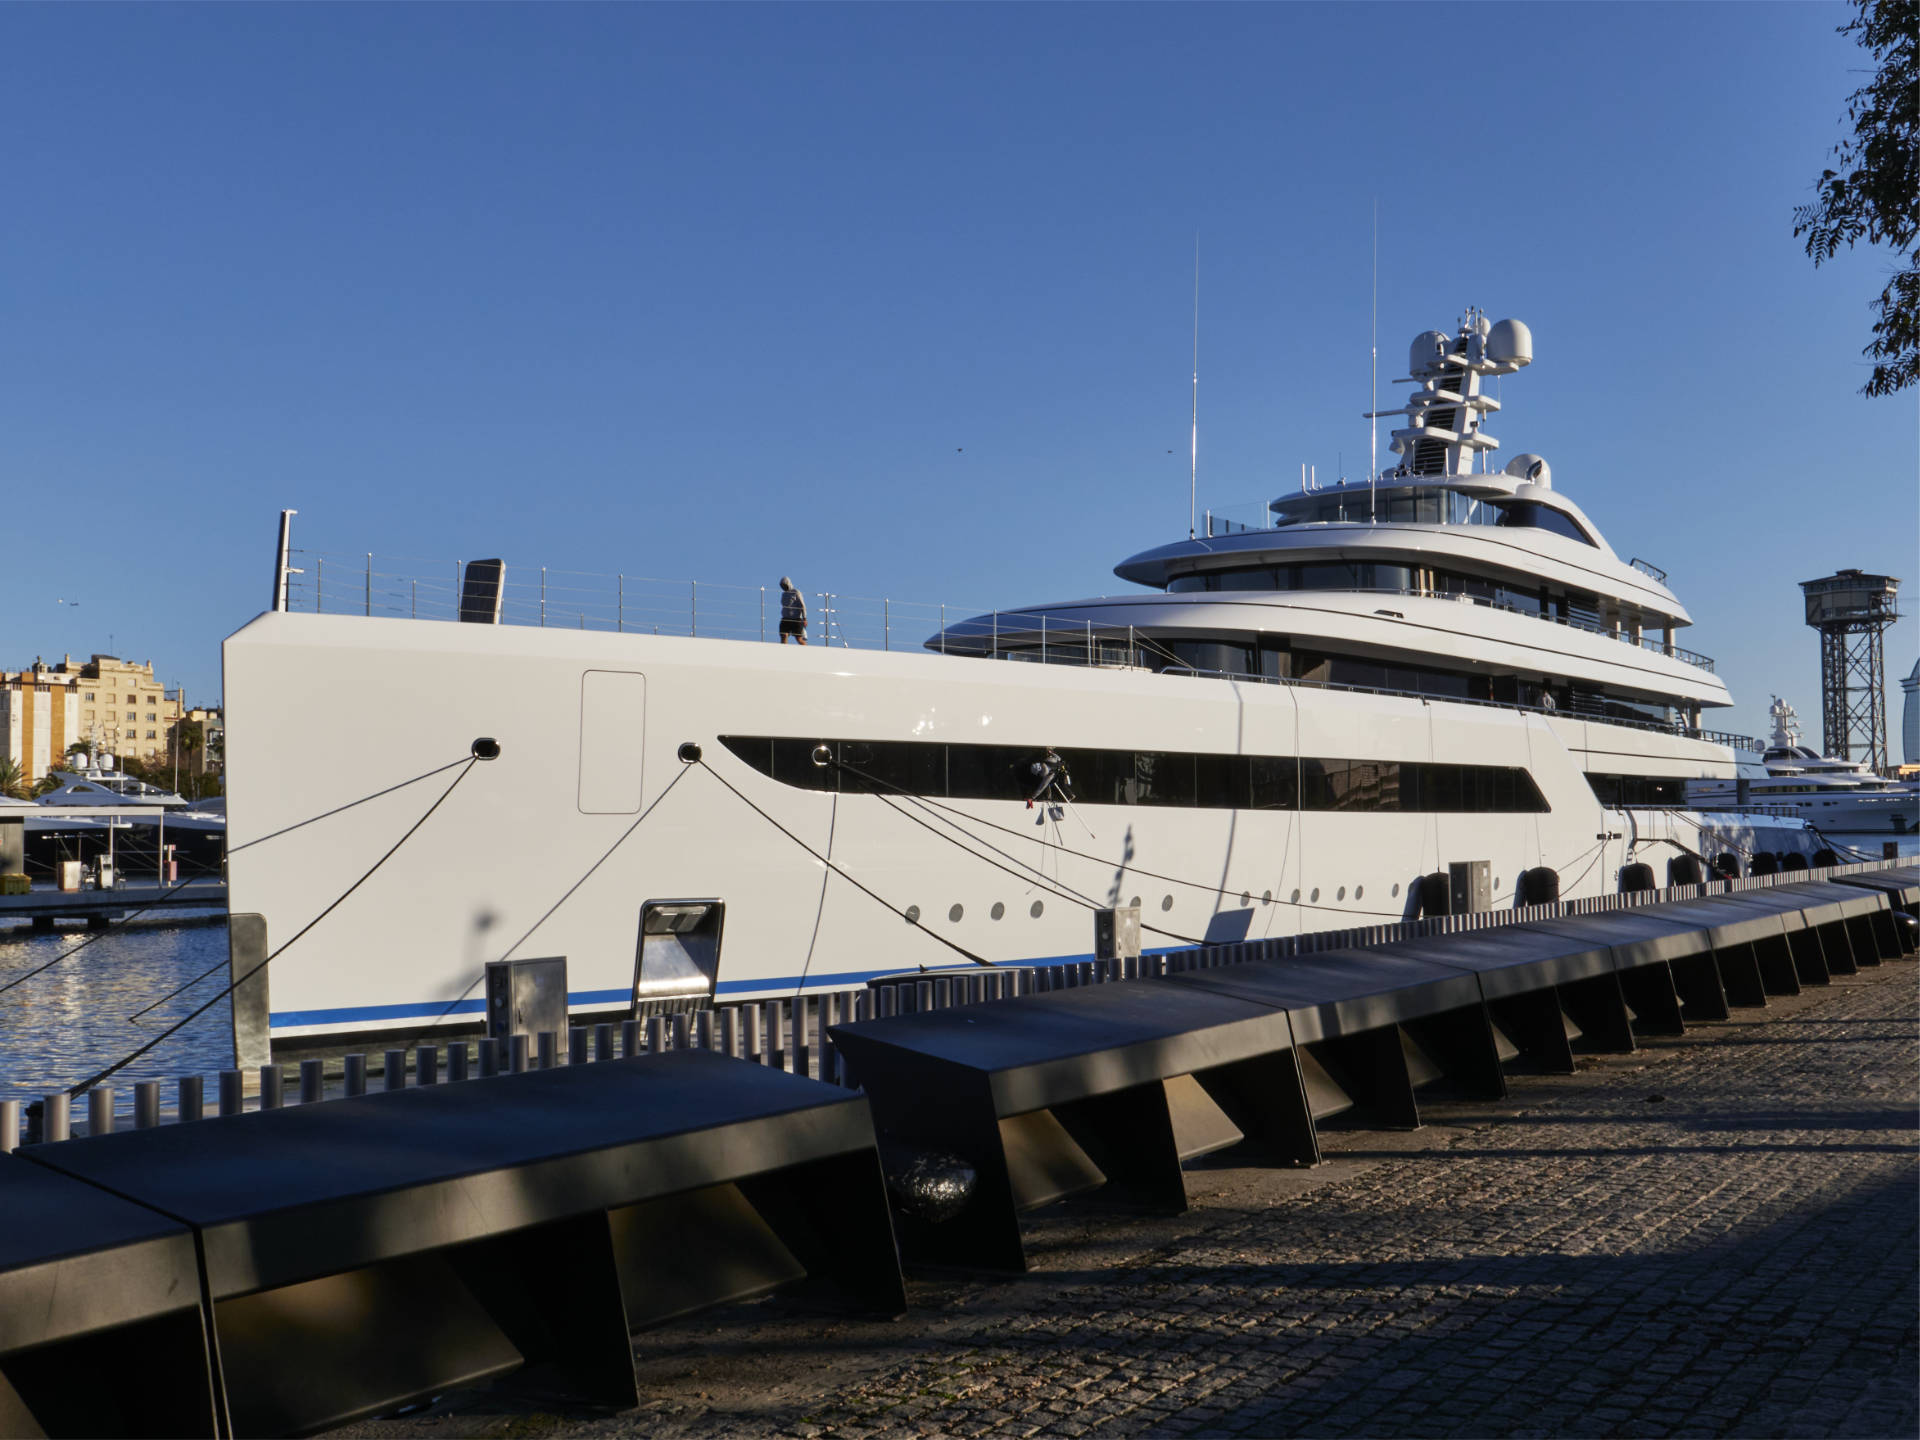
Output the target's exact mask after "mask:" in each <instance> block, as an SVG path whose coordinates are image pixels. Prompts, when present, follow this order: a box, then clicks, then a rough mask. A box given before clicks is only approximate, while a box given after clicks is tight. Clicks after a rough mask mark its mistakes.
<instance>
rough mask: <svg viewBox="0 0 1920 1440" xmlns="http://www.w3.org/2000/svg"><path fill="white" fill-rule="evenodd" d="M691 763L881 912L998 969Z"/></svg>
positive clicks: (718, 775) (725, 782)
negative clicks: (934, 928) (901, 907)
mask: <svg viewBox="0 0 1920 1440" xmlns="http://www.w3.org/2000/svg"><path fill="white" fill-rule="evenodd" d="M692 763H693V764H695V765H698V766H699V767H700V768H701V769H702V770H704V771H706V772H707V774H709V775H711V776H712V777H713V778H714V779H716V780H718V781H719V782H720V783H721V784H722V785H724V786H726V787H727V789H728V790H730V791H732V793H733V795H734V796H735V798H737V799H738V800H739V801H740V803H741V804H743V805H745V806H746V807H747V808H748V809H749V810H751V811H753V813H754V814H756V815H758V816H759V817H760V818H761V819H762V820H764V821H766V822H767V823H768V824H769V825H771V826H773V828H774V829H776V830H778V831H779V832H780V833H781V834H782V835H784V836H786V837H787V839H789V840H791V841H792V842H793V843H794V844H796V845H798V846H799V847H800V848H801V849H802V850H804V851H806V852H807V854H809V855H811V856H812V857H813V858H814V859H816V860H818V861H819V862H820V863H821V864H822V865H824V866H826V867H827V868H828V869H829V870H831V871H832V872H833V873H834V874H836V875H838V876H839V877H840V878H841V879H842V880H844V881H846V882H847V883H848V884H849V885H851V886H853V888H854V889H856V890H858V891H859V892H860V893H861V894H862V895H865V896H866V897H867V898H868V899H869V900H871V901H873V902H874V904H876V905H878V906H880V907H881V908H882V909H884V910H887V911H889V912H891V913H892V914H895V915H898V916H899V917H900V918H901V919H902V920H904V921H906V923H907V924H908V925H911V926H912V927H913V928H914V929H915V930H918V931H919V932H920V933H921V934H923V935H925V936H926V937H927V938H928V939H929V940H935V941H938V942H939V943H940V944H942V945H944V946H946V947H947V948H948V949H949V950H951V951H953V952H954V953H955V954H957V955H964V956H966V958H967V959H969V960H971V961H972V962H973V963H974V964H976V965H984V966H986V967H987V968H988V969H990V970H992V969H998V968H999V967H998V966H997V965H995V963H994V962H993V961H991V960H988V959H986V958H984V957H982V956H979V955H976V954H974V953H973V951H971V950H969V949H967V947H966V946H964V945H958V944H955V943H954V942H953V941H951V940H949V939H947V937H946V936H944V935H942V934H940V932H939V931H937V930H933V929H930V928H928V927H927V926H925V925H921V924H919V923H917V922H916V921H914V920H913V919H912V918H911V917H909V916H908V914H907V912H906V911H904V910H902V909H900V908H899V907H898V906H896V905H894V904H892V903H891V902H890V901H888V900H886V899H884V898H883V897H881V896H880V895H877V894H875V893H874V892H873V891H872V890H869V889H868V888H867V887H866V886H865V885H862V884H861V883H860V882H859V881H858V880H856V879H854V878H853V876H851V875H849V874H848V873H847V872H846V871H845V870H843V869H842V868H841V867H840V866H838V865H836V864H834V863H833V861H831V860H829V859H828V858H827V857H826V856H824V855H822V854H821V853H820V852H819V851H818V850H816V849H814V848H813V847H812V846H811V845H809V844H807V842H806V841H804V840H802V839H801V838H800V837H799V836H798V835H796V834H794V833H793V832H792V831H791V830H789V829H788V828H787V827H786V826H784V825H782V824H781V823H780V822H779V821H778V820H776V819H774V818H773V816H771V815H769V814H768V813H767V812H766V811H764V810H762V809H761V808H760V807H759V806H758V805H756V804H754V803H753V801H751V800H749V799H748V798H747V797H746V796H745V795H744V794H742V793H741V792H740V791H739V790H738V789H736V788H735V787H734V785H733V782H732V781H730V780H728V779H727V777H726V776H724V775H722V774H721V773H720V772H719V771H718V770H715V769H714V768H713V767H712V766H711V765H709V764H707V762H706V761H705V759H698V760H694V761H693V762H692Z"/></svg>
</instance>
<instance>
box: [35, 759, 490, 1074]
mask: <svg viewBox="0 0 1920 1440" xmlns="http://www.w3.org/2000/svg"><path fill="white" fill-rule="evenodd" d="M479 763H480V756H479V755H478V754H475V755H472V756H469V757H468V759H467V761H466V763H465V767H464V768H463V769H462V770H461V771H460V773H459V774H458V775H456V776H454V777H453V783H452V784H450V785H448V786H447V788H446V789H445V790H442V791H441V792H440V798H439V799H437V800H435V801H434V802H433V804H431V805H429V806H428V807H427V810H426V813H425V814H424V815H422V816H421V817H420V818H419V819H418V820H416V821H414V822H413V824H411V825H409V826H408V827H407V830H406V833H405V834H404V835H402V836H401V837H400V838H399V839H398V840H396V841H394V842H393V845H392V847H391V848H389V849H388V851H387V853H386V854H384V855H382V856H381V857H380V858H379V859H378V860H376V861H374V862H373V864H372V865H371V866H370V867H369V868H368V869H367V871H366V872H365V873H364V874H363V875H361V877H360V878H359V879H358V880H356V881H354V882H353V884H351V885H349V886H348V887H347V888H346V889H345V890H343V891H341V892H340V894H339V896H338V897H337V898H335V899H334V900H333V902H332V903H331V904H329V905H328V906H327V908H326V909H324V910H322V911H321V912H320V913H319V914H318V915H316V916H314V917H313V919H311V920H309V921H308V922H307V923H306V924H305V925H302V926H301V927H300V928H299V929H298V930H297V931H295V932H294V934H293V936H292V938H291V939H289V940H287V941H286V942H285V943H284V944H282V945H281V946H280V947H279V948H278V949H275V950H273V951H272V952H271V953H269V954H268V955H267V956H266V957H265V958H264V959H262V960H260V961H259V962H258V963H257V964H255V965H253V966H251V967H249V968H248V970H247V973H246V974H244V975H242V976H241V977H240V978H239V979H237V980H235V981H233V982H232V983H231V984H229V985H225V986H223V987H221V989H220V992H219V993H218V994H216V995H214V996H213V997H212V998H211V999H209V1000H207V1001H205V1002H204V1003H203V1004H201V1005H199V1006H198V1007H197V1008H195V1009H194V1010H192V1011H191V1012H189V1013H188V1014H187V1015H186V1016H184V1017H183V1018H181V1019H180V1020H177V1021H175V1022H174V1023H173V1024H172V1025H169V1026H168V1027H167V1028H166V1029H164V1030H162V1031H161V1032H160V1033H159V1034H158V1035H155V1036H154V1037H153V1038H152V1039H151V1040H149V1041H147V1042H146V1043H145V1044H144V1045H141V1046H140V1047H139V1048H137V1049H135V1050H134V1051H132V1052H131V1053H129V1054H128V1055H126V1056H125V1057H124V1058H122V1059H119V1060H116V1061H114V1062H113V1064H111V1065H109V1066H107V1067H106V1068H105V1069H104V1070H99V1071H96V1072H95V1073H94V1074H92V1075H89V1076H88V1077H87V1078H86V1079H84V1080H81V1081H78V1082H76V1083H75V1084H72V1085H69V1086H68V1087H67V1093H68V1094H69V1095H79V1094H82V1093H84V1092H85V1091H88V1090H91V1089H92V1088H93V1087H94V1086H96V1085H98V1084H99V1083H100V1082H101V1081H102V1080H105V1079H107V1078H108V1077H109V1076H111V1075H113V1074H115V1073H116V1072H118V1071H121V1070H124V1069H126V1067H127V1066H129V1065H131V1064H132V1063H133V1062H134V1061H136V1060H138V1059H139V1058H140V1057H141V1056H142V1055H145V1054H146V1053H147V1052H148V1051H150V1050H152V1049H153V1048H154V1047H155V1046H156V1045H158V1044H160V1042H161V1041H163V1040H165V1039H167V1038H168V1037H169V1036H171V1035H174V1034H177V1033H178V1032H179V1031H180V1030H182V1029H184V1028H185V1027H186V1026H188V1025H190V1024H192V1023H193V1022H194V1021H195V1020H198V1019H199V1018H200V1017H201V1016H202V1015H204V1014H206V1013H207V1011H209V1010H211V1009H212V1008H213V1007H214V1006H215V1005H217V1004H219V1003H220V1002H221V1001H222V1000H224V999H225V998H226V997H227V996H229V995H231V994H232V993H233V992H234V991H236V990H238V989H239V988H240V987H241V986H242V985H244V984H246V983H247V981H249V980H251V979H252V978H253V977H254V976H255V975H258V974H259V973H260V972H261V971H262V970H264V969H266V968H267V966H269V965H271V964H272V963H273V962H274V961H275V960H277V959H279V958H280V957H281V956H282V955H284V954H286V953H287V951H288V950H290V949H292V948H293V946H294V945H295V944H297V943H298V942H299V940H300V937H301V936H303V935H305V934H306V933H307V932H308V931H310V930H312V929H313V927H314V926H316V925H318V924H319V923H320V922H321V921H322V920H324V919H326V918H327V916H329V915H331V914H332V913H333V912H334V911H335V910H337V909H339V908H340V906H341V905H343V904H345V903H346V900H347V897H348V896H350V895H352V894H353V892H354V891H356V890H358V889H359V888H360V887H361V886H362V885H364V884H366V883H367V881H369V880H371V879H372V878H373V877H374V875H375V873H376V872H378V871H379V869H380V867H381V866H382V865H385V864H386V863H387V861H389V860H391V859H392V858H393V857H394V856H395V855H396V854H397V853H398V852H399V850H400V847H401V846H402V845H404V844H406V843H407V841H408V840H410V839H412V838H413V836H414V835H415V834H417V833H418V832H419V830H420V827H421V826H423V825H425V824H426V823H427V821H429V820H430V819H432V818H433V814H434V812H435V811H436V810H438V809H439V808H440V807H441V806H442V805H444V804H446V802H447V797H448V796H449V795H451V794H453V792H454V791H455V790H458V789H459V788H460V782H461V781H462V780H465V779H466V778H467V776H468V775H469V774H471V773H472V771H473V767H474V766H475V765H477V764H479ZM216 968H217V967H216ZM176 993H177V992H176Z"/></svg>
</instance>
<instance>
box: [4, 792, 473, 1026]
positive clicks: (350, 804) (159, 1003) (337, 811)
mask: <svg viewBox="0 0 1920 1440" xmlns="http://www.w3.org/2000/svg"><path fill="white" fill-rule="evenodd" d="M476 758H477V757H476V756H473V755H468V756H465V757H464V758H462V759H459V760H450V761H448V762H447V763H446V764H445V765H438V766H435V767H434V768H433V769H431V770H427V771H424V772H422V773H421V774H419V775H416V776H414V777H413V779H411V780H402V781H401V782H400V783H399V784H398V785H389V786H387V788H386V789H384V790H376V791H374V792H373V794H371V795H362V796H361V797H360V798H359V799H358V800H349V801H348V802H347V803H346V804H344V805H339V806H335V807H334V808H333V809H331V810H325V811H322V812H321V813H320V814H318V815H310V816H308V817H307V818H306V819H305V820H296V821H295V822H294V823H293V824H291V825H288V826H287V827H285V828H284V829H281V830H275V831H273V832H272V833H271V834H267V835H262V836H260V837H259V838H258V839H256V840H249V841H247V843H246V844H245V845H235V846H233V847H232V848H231V849H229V850H228V851H227V854H228V856H229V857H231V856H233V855H236V854H238V853H239V852H240V851H242V850H246V849H250V848H251V847H253V846H255V845H263V844H265V843H266V842H267V841H269V840H275V839H278V838H279V837H280V836H282V835H288V834H291V833H292V832H293V831H295V830H298V829H300V828H301V826H303V825H311V824H313V823H314V822H315V821H316V820H325V819H327V818H328V817H329V816H333V815H338V814H340V813H341V812H342V811H345V810H351V809H353V807H354V806H356V805H364V804H366V803H367V802H368V801H369V800H378V799H379V798H380V797H381V796H382V795H391V794H393V792H394V791H396V790H404V789H406V788H407V787H408V786H409V785H417V784H419V783H420V782H421V781H422V780H427V779H431V778H432V777H433V776H435V775H442V774H445V773H446V772H447V771H449V770H451V769H453V767H454V766H456V765H471V764H472V763H473V762H474V760H475V759H476ZM214 868H217V867H212V866H209V867H207V869H208V871H209V872H210V871H211V870H212V869H214ZM147 908H149V909H151V908H152V906H149V907H147ZM134 913H135V914H138V913H139V912H138V911H135V912H134ZM125 918H126V919H128V920H131V919H132V918H133V916H132V915H128V916H126V917H125ZM96 938H97V937H96ZM82 948H83V947H82V946H78V945H76V946H74V949H73V950H71V951H68V952H67V953H68V954H72V953H74V951H77V950H80V949H82ZM65 958H66V957H65V956H58V957H56V959H55V960H53V961H49V962H48V964H54V963H56V962H57V961H58V960H62V959H65ZM226 963H227V962H226V961H224V960H223V961H221V962H220V963H219V964H216V965H212V966H209V967H208V968H207V969H205V970H202V971H201V972H200V973H199V974H198V975H196V976H194V977H193V978H192V979H191V980H189V981H187V982H186V983H185V984H184V985H178V986H175V987H174V988H173V989H172V990H169V991H168V992H167V993H166V994H164V995H162V996H161V997H160V998H159V999H158V1000H155V1001H154V1002H153V1003H152V1004H150V1005H143V1006H141V1007H140V1008H139V1009H138V1010H136V1011H134V1012H133V1014H131V1015H129V1016H128V1017H127V1023H128V1024H132V1023H133V1022H134V1021H136V1020H138V1019H139V1018H140V1017H141V1016H142V1015H145V1014H147V1013H148V1012H149V1011H152V1010H158V1009H159V1008H160V1007H161V1006H162V1005H164V1004H166V1003H167V1002H168V1001H169V1000H171V999H173V997H174V996H176V995H178V994H180V993H182V992H183V991H186V990H191V989H192V988H193V987H194V986H196V985H198V984H199V983H200V982H201V981H202V980H205V979H206V978H207V977H208V976H210V975H212V974H214V973H215V972H216V971H218V970H219V969H220V968H221V966H222V965H225V964H226ZM41 968H42V969H45V968H46V966H42V967H41ZM26 978H27V977H26V976H22V977H21V979H26ZM11 988H12V987H11V986H0V995H3V994H5V993H6V991H7V990H8V989H11Z"/></svg>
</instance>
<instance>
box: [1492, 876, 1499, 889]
mask: <svg viewBox="0 0 1920 1440" xmlns="http://www.w3.org/2000/svg"><path fill="white" fill-rule="evenodd" d="M1493 888H1494V889H1496V890H1498V889H1499V888H1500V877H1499V876H1498V875H1496V876H1494V877H1493Z"/></svg>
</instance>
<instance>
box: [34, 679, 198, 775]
mask: <svg viewBox="0 0 1920 1440" xmlns="http://www.w3.org/2000/svg"><path fill="white" fill-rule="evenodd" d="M54 668H55V670H56V671H58V672H59V673H61V674H71V675H73V676H74V677H75V687H74V688H75V690H76V691H77V692H78V695H79V706H80V733H79V734H77V735H75V736H73V737H72V739H73V740H83V741H91V742H92V743H93V744H95V745H97V746H99V748H100V749H101V750H102V751H105V752H109V753H111V754H114V755H120V756H130V757H135V758H138V759H141V760H153V759H158V758H159V757H160V756H163V755H165V754H166V753H167V749H168V746H169V745H170V744H171V743H172V739H173V727H174V724H175V722H176V721H178V720H179V719H180V696H179V692H177V691H175V692H174V693H173V694H171V695H169V694H168V692H167V687H166V686H165V685H163V684H162V683H161V682H160V681H158V680H156V679H154V678H153V662H152V661H151V660H148V661H145V662H143V663H140V664H136V663H134V662H133V661H131V660H122V659H120V658H118V657H117V656H113V655H95V656H94V657H92V658H91V659H90V660H88V661H86V662H85V663H84V664H81V665H75V664H74V663H73V657H72V656H71V655H69V656H67V657H66V659H65V660H64V662H63V663H62V664H60V665H58V666H56V667H54ZM69 743H71V741H69Z"/></svg>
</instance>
